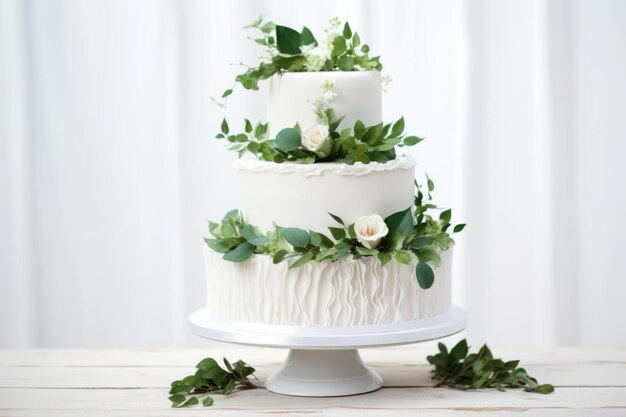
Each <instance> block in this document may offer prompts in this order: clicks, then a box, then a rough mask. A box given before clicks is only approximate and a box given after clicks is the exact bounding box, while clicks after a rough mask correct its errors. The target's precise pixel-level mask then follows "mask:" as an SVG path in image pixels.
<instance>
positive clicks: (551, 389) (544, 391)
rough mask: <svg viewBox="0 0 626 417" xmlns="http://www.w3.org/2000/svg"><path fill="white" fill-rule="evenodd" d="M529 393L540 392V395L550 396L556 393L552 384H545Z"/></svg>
mask: <svg viewBox="0 0 626 417" xmlns="http://www.w3.org/2000/svg"><path fill="white" fill-rule="evenodd" d="M528 391H532V392H538V393H540V394H550V393H552V392H554V387H553V386H552V385H550V384H543V385H537V386H536V387H533V388H531V389H529V390H528Z"/></svg>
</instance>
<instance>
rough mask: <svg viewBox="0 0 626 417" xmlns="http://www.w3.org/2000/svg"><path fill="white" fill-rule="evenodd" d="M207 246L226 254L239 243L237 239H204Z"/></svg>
mask: <svg viewBox="0 0 626 417" xmlns="http://www.w3.org/2000/svg"><path fill="white" fill-rule="evenodd" d="M204 242H205V243H206V245H207V246H208V247H209V248H211V249H213V250H214V251H215V252H217V253H226V252H228V251H230V250H231V249H232V248H234V247H235V246H237V244H238V243H239V241H238V240H237V239H235V238H228V239H207V238H204Z"/></svg>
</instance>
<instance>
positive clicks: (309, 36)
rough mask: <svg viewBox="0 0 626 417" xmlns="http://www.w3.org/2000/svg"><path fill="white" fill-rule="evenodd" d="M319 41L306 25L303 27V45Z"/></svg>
mask: <svg viewBox="0 0 626 417" xmlns="http://www.w3.org/2000/svg"><path fill="white" fill-rule="evenodd" d="M314 43H317V41H316V40H315V36H313V33H312V32H311V31H310V30H309V28H307V27H306V26H305V27H303V28H302V44H303V45H311V44H314Z"/></svg>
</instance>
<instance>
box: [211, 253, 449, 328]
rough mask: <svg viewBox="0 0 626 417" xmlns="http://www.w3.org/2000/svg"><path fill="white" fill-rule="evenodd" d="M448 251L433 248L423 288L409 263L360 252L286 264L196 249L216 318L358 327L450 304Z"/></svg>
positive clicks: (425, 313)
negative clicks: (430, 280) (437, 262)
mask: <svg viewBox="0 0 626 417" xmlns="http://www.w3.org/2000/svg"><path fill="white" fill-rule="evenodd" d="M451 252H452V251H451V250H448V251H446V252H443V253H442V254H441V266H440V267H439V268H436V269H435V282H434V284H433V285H432V286H431V287H430V288H429V289H427V290H424V289H422V288H420V287H419V285H418V283H417V280H416V279H415V265H403V264H400V263H398V262H396V261H395V260H393V261H391V262H389V263H388V264H386V265H385V266H384V267H381V265H380V262H379V261H378V259H376V258H373V257H363V258H360V259H357V260H354V259H349V258H346V259H343V260H340V261H337V262H321V263H310V264H307V265H304V266H301V267H298V268H293V269H289V263H288V262H286V261H284V262H280V263H278V264H274V263H272V259H271V257H269V256H263V255H255V256H253V257H252V258H250V259H249V260H248V261H246V262H243V263H233V262H229V261H225V260H223V259H222V255H221V254H219V253H216V252H214V251H212V250H211V249H209V248H207V247H205V248H204V258H205V265H206V275H207V308H208V310H209V312H210V313H211V314H214V315H216V316H218V317H221V318H225V319H229V320H237V321H244V322H250V323H265V324H280V325H292V326H358V325H371V324H385V323H397V322H401V321H408V320H417V319H421V318H426V317H432V316H435V315H437V314H441V313H444V312H446V311H448V310H449V309H450V306H451V273H452V253H451Z"/></svg>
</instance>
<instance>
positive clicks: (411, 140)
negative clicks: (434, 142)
mask: <svg viewBox="0 0 626 417" xmlns="http://www.w3.org/2000/svg"><path fill="white" fill-rule="evenodd" d="M423 140H424V139H423V138H419V137H417V136H407V137H405V138H404V139H402V143H403V144H404V145H405V146H413V145H417V144H418V143H420V142H421V141H423Z"/></svg>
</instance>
